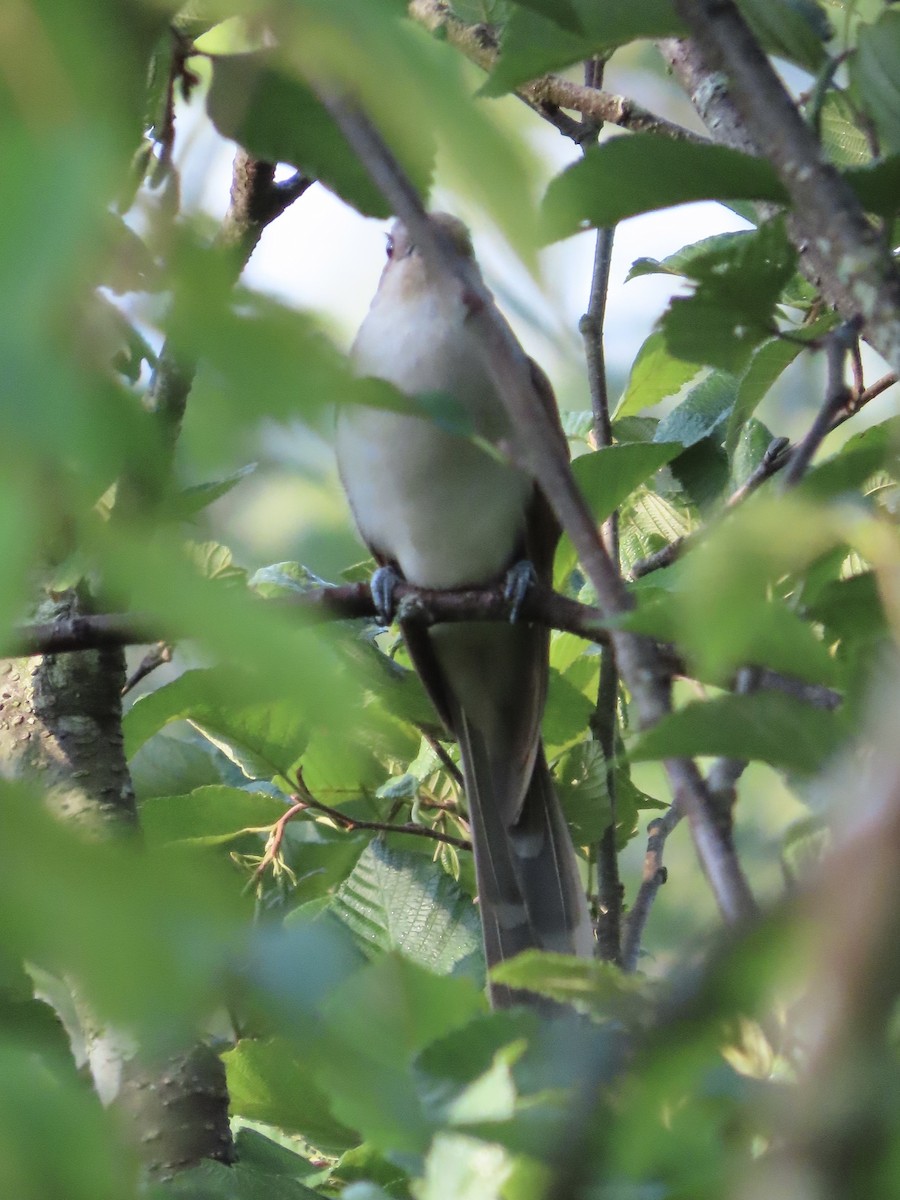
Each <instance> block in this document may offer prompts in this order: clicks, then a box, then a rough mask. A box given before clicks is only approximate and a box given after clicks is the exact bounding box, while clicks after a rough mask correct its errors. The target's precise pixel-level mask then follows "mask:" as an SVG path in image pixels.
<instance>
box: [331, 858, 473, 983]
mask: <svg viewBox="0 0 900 1200" xmlns="http://www.w3.org/2000/svg"><path fill="white" fill-rule="evenodd" d="M328 911H329V912H330V914H331V915H332V916H333V917H335V918H336V919H337V920H339V921H340V922H341V923H342V924H344V925H346V926H347V928H348V929H349V930H350V931H351V933H352V934H353V935H354V937H355V938H356V939H357V940H358V942H359V943H360V945H362V946H363V947H364V948H365V949H366V952H367V953H369V954H371V953H373V952H374V951H375V950H394V949H396V950H399V951H401V952H402V953H403V954H405V955H408V956H409V957H410V958H411V959H413V960H414V961H415V962H418V963H420V964H421V965H422V966H425V967H428V968H429V969H430V970H432V971H437V972H440V973H444V972H449V971H451V970H452V969H453V967H454V966H455V964H456V963H457V962H459V961H460V960H461V959H464V958H468V957H470V956H472V955H475V956H478V955H480V952H481V926H480V923H479V920H478V913H477V911H476V909H475V907H474V906H473V904H472V901H471V898H470V897H469V896H467V895H465V893H464V892H462V891H461V890H460V888H459V886H458V885H457V884H456V883H455V882H454V880H452V879H451V878H450V876H449V875H447V874H446V873H445V872H444V871H442V870H441V868H440V867H439V866H438V864H437V863H434V862H432V861H431V860H430V858H428V857H425V856H424V855H421V854H414V853H412V852H410V851H403V850H399V849H396V848H394V847H391V846H389V845H388V844H387V843H386V842H383V841H381V840H380V839H376V840H375V841H373V842H372V843H371V844H370V845H369V848H368V849H367V850H365V851H364V852H363V855H362V857H361V858H360V860H359V862H358V863H357V864H356V866H355V868H354V869H353V871H352V873H351V874H350V876H349V877H348V878H347V879H346V880H345V881H344V883H342V884H341V886H340V887H339V888H338V890H337V892H336V893H335V896H334V899H333V901H332V902H331V904H330V905H329V909H328Z"/></svg>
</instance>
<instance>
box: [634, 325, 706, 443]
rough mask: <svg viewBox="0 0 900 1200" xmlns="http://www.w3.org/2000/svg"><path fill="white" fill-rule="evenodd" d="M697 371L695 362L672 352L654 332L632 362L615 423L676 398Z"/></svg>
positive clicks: (662, 336)
mask: <svg viewBox="0 0 900 1200" xmlns="http://www.w3.org/2000/svg"><path fill="white" fill-rule="evenodd" d="M697 372H698V367H697V365H696V364H695V363H689V362H685V361H684V359H681V358H676V357H675V356H674V355H673V354H672V353H671V351H670V350H669V348H668V346H667V345H666V339H665V336H664V335H663V333H662V332H661V331H660V330H659V329H655V330H654V331H653V333H651V334H650V336H649V337H648V338H647V340H646V341H645V342H644V344H643V345H642V346H641V348H640V350H639V351H638V354H637V358H636V359H635V360H634V363H633V365H632V368H631V374H630V375H629V377H628V386H627V387H626V388H625V392H624V394H623V396H622V399H621V400H620V401H619V405H618V407H617V409H616V414H615V415H616V420H617V421H619V420H621V419H622V418H623V417H628V416H631V415H632V414H633V413H639V412H641V411H642V410H643V409H645V408H652V407H653V406H654V405H655V404H659V402H660V401H661V400H666V399H668V397H670V396H677V395H678V393H679V392H680V391H681V389H682V388H683V387H684V385H685V384H686V383H690V381H691V380H692V379H693V378H694V376H695V375H696V374H697Z"/></svg>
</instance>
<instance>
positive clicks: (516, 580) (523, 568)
mask: <svg viewBox="0 0 900 1200" xmlns="http://www.w3.org/2000/svg"><path fill="white" fill-rule="evenodd" d="M536 583H537V572H536V571H535V569H534V567H533V565H532V564H531V563H530V562H529V561H528V559H527V558H523V559H522V560H521V562H517V563H514V564H513V565H512V566H511V567H510V568H509V570H508V571H507V572H506V582H505V584H504V585H503V596H504V599H505V600H507V601H508V603H509V623H510V625H515V623H516V621H518V619H519V613H520V612H521V609H522V604H523V603H524V600H525V597H526V596H527V595H528V592H529V590H530V589H531V588H532V587H533V586H534V585H535V584H536Z"/></svg>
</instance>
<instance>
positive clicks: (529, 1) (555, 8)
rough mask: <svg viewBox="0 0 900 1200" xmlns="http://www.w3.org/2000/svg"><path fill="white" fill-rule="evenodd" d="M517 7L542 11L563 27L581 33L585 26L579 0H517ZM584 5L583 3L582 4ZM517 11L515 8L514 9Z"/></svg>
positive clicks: (543, 14) (542, 14) (545, 15)
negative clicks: (579, 9)
mask: <svg viewBox="0 0 900 1200" xmlns="http://www.w3.org/2000/svg"><path fill="white" fill-rule="evenodd" d="M515 2H516V8H527V9H530V10H531V11H532V12H536V13H540V15H541V16H543V17H547V18H548V19H549V20H551V21H553V22H554V24H556V25H560V26H562V28H563V29H571V30H573V31H574V32H575V33H580V32H581V30H582V29H583V28H584V26H583V24H582V18H581V14H580V13H579V11H578V8H579V0H515ZM582 7H583V4H582ZM513 11H515V10H513Z"/></svg>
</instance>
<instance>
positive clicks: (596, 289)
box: [578, 58, 624, 964]
mask: <svg viewBox="0 0 900 1200" xmlns="http://www.w3.org/2000/svg"><path fill="white" fill-rule="evenodd" d="M604 66H605V63H604V61H603V60H602V59H600V58H592V59H590V60H589V61H588V62H586V63H585V65H584V83H585V87H589V88H600V87H602V86H603V71H604ZM582 122H583V125H584V129H585V133H586V134H590V135H591V140H593V141H595V140H596V138H597V136H598V134H599V133H600V129H601V125H600V124H599V123H598V122H597V121H596V120H594V119H593V118H592V117H588V116H585V117H583V118H582ZM581 145H582V149H585V150H586V149H587V145H588V142H587V139H585V140H584V141H582V143H581ZM614 232H615V231H614V229H613V228H607V229H598V230H597V237H596V239H595V243H594V267H593V271H592V273H591V289H590V294H589V297H588V305H587V309H586V311H585V313H584V316H583V317H582V318H581V320H580V322H579V324H578V328H579V331H580V333H581V337H582V341H583V343H584V357H585V363H586V365H587V375H588V385H589V387H590V393H591V409H592V411H593V414H594V429H593V435H594V442H595V444H596V446H597V447H598V449H599V448H602V447H606V446H611V445H612V440H613V438H612V422H611V420H610V414H609V387H608V384H607V378H606V362H605V357H604V348H603V329H604V321H605V318H606V301H607V296H608V295H609V272H610V264H611V260H612V246H613V235H614ZM603 540H604V544H605V546H606V552H607V554H608V555H609V557H610V560H611V561H612V563H613V565H614V566H615V568H616V570H617V571H620V570H621V568H620V563H619V520H618V513H612V514H611V515H610V516H609V518H608V519H607V520H606V521H605V522H604V525H603ZM618 702H619V672H618V670H617V668H616V659H615V651H614V650H613V647H612V646H611V645H610V646H607V647H606V649H605V650H604V651H603V658H602V660H601V663H600V680H599V683H598V686H597V702H596V704H595V706H594V712H593V714H592V717H591V730H592V732H593V734H594V736H595V737H596V739H597V741H598V742H599V743H600V747H601V749H602V751H603V761H604V770H605V772H606V793H607V796H608V797H609V824H608V825H607V827H606V829H604V831H603V833H602V835H601V837H600V840H599V842H598V844H597V891H598V909H599V911H598V914H597V951H598V954H599V956H600V958H601V959H602V960H603V961H604V962H612V963H617V964H618V963H619V962H621V957H622V902H623V898H624V888H623V886H622V880H621V876H620V874H619V855H618V847H617V846H616V826H617V824H618V804H617V797H616V770H615V763H616V733H617V729H618Z"/></svg>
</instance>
